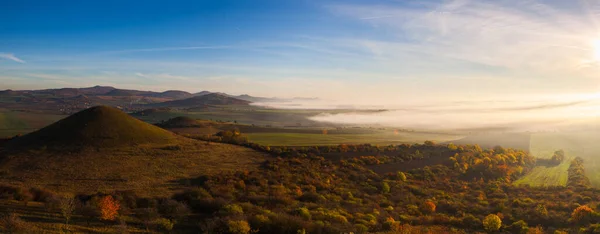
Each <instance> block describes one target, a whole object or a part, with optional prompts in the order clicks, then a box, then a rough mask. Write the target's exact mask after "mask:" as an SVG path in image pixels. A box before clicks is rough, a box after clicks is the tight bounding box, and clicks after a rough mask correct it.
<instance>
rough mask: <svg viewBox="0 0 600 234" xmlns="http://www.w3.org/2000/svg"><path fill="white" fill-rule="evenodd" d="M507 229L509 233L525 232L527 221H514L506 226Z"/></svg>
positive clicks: (523, 233)
mask: <svg viewBox="0 0 600 234" xmlns="http://www.w3.org/2000/svg"><path fill="white" fill-rule="evenodd" d="M508 230H509V231H510V233H515V234H526V233H527V230H528V226H527V223H526V222H525V221H523V220H519V221H515V222H513V223H512V224H511V225H510V226H508Z"/></svg>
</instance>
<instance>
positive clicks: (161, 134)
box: [8, 106, 178, 150]
mask: <svg viewBox="0 0 600 234" xmlns="http://www.w3.org/2000/svg"><path fill="white" fill-rule="evenodd" d="M177 139H178V137H177V136H176V135H174V134H173V133H171V132H169V131H166V130H163V129H161V128H159V127H156V126H154V125H151V124H148V123H145V122H142V121H141V120H138V119H136V118H133V117H131V116H129V115H128V114H126V113H124V112H122V111H121V110H119V109H116V108H113V107H108V106H96V107H92V108H89V109H86V110H83V111H80V112H78V113H75V114H73V115H71V116H69V117H67V118H65V119H62V120H60V121H58V122H56V123H54V124H51V125H49V126H47V127H45V128H42V129H40V130H38V131H35V132H32V133H30V134H27V135H25V136H22V137H19V138H17V139H15V140H13V141H11V142H10V143H9V145H8V148H9V149H32V148H40V147H44V148H48V149H53V150H56V149H65V148H67V149H71V148H80V147H90V146H91V147H100V148H110V147H118V146H133V145H139V144H148V143H151V144H167V143H171V142H175V141H177Z"/></svg>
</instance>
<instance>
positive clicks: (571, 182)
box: [567, 157, 590, 189]
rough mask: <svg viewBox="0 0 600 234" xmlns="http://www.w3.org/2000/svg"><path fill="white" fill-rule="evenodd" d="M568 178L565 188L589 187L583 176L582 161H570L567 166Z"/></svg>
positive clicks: (586, 178)
mask: <svg viewBox="0 0 600 234" xmlns="http://www.w3.org/2000/svg"><path fill="white" fill-rule="evenodd" d="M568 172H569V177H568V180H567V187H574V188H584V189H585V188H588V187H590V180H589V178H588V177H587V176H586V175H585V169H584V166H583V159H581V158H580V157H577V158H575V159H573V160H572V161H571V165H570V166H569V170H568Z"/></svg>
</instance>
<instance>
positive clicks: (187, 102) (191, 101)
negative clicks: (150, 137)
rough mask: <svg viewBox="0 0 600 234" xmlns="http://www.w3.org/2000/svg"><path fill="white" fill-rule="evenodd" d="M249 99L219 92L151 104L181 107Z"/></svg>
mask: <svg viewBox="0 0 600 234" xmlns="http://www.w3.org/2000/svg"><path fill="white" fill-rule="evenodd" d="M248 104H250V102H249V101H245V100H241V99H237V98H233V97H229V96H227V95H223V94H219V93H211V94H206V95H202V96H196V97H191V98H187V99H181V100H174V101H167V102H162V103H156V104H151V105H152V106H156V107H179V108H190V107H198V106H204V105H248Z"/></svg>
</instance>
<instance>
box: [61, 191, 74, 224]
mask: <svg viewBox="0 0 600 234" xmlns="http://www.w3.org/2000/svg"><path fill="white" fill-rule="evenodd" d="M57 202H58V208H59V209H60V214H61V215H62V216H63V218H65V223H66V224H69V221H70V220H71V216H73V213H74V212H75V208H77V202H76V200H75V197H73V196H71V195H66V196H62V197H60V198H58V200H57Z"/></svg>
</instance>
